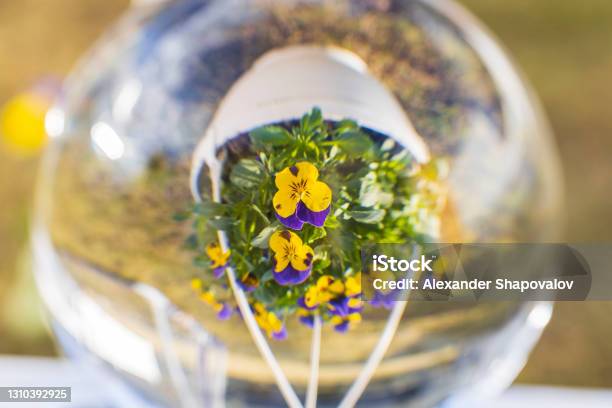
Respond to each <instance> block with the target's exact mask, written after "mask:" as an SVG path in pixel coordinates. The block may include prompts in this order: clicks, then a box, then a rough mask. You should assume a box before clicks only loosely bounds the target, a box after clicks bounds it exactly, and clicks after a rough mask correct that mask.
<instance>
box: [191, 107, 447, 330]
mask: <svg viewBox="0 0 612 408" xmlns="http://www.w3.org/2000/svg"><path fill="white" fill-rule="evenodd" d="M226 147H227V148H222V149H225V150H224V153H223V156H224V160H223V167H222V172H221V175H222V176H221V181H222V183H221V200H220V201H218V200H217V201H215V200H213V198H212V194H208V193H206V192H207V191H212V190H211V188H212V183H209V182H208V181H207V180H208V178H207V177H204V176H200V177H199V180H200V182H201V183H203V184H202V186H201V188H200V191H202V192H203V194H202V196H201V202H199V203H198V204H196V205H195V206H194V208H193V209H192V210H190V211H189V213H188V215H187V216H186V217H179V219H180V218H182V219H186V218H189V217H190V216H193V217H194V220H193V230H194V233H193V235H192V236H191V237H190V238H189V239H188V242H187V245H188V246H189V247H190V248H192V249H194V250H196V251H198V255H197V256H196V257H195V258H194V264H195V265H196V266H198V267H201V268H202V269H203V270H204V271H205V272H206V273H205V274H204V275H202V276H198V278H199V279H200V280H198V281H197V282H199V283H197V284H196V286H197V285H199V287H198V288H197V290H198V291H199V293H200V298H201V299H202V300H203V301H204V302H206V303H207V304H209V305H211V306H212V307H213V308H214V309H215V310H216V311H217V313H218V314H219V317H220V318H221V317H225V316H227V317H229V315H230V314H231V311H232V310H234V309H233V308H232V307H231V306H230V304H229V303H228V302H225V301H220V300H219V299H218V298H217V297H215V296H214V294H217V295H218V294H220V293H221V294H223V295H224V296H222V298H223V299H225V298H229V297H230V296H231V294H230V293H229V291H230V290H229V288H230V286H231V287H233V286H234V285H233V284H232V285H228V284H227V282H225V276H226V275H227V274H225V271H226V269H227V268H228V267H230V266H231V268H232V270H233V271H234V274H235V276H236V282H233V283H235V284H236V285H238V286H239V287H240V288H241V289H242V290H243V291H244V292H245V294H246V296H247V299H248V301H249V305H250V308H251V311H252V312H253V314H254V316H255V320H256V321H257V323H258V325H259V326H260V328H261V329H262V330H263V331H264V332H265V333H267V335H268V336H269V337H270V338H273V339H284V338H285V337H287V330H286V329H285V322H286V321H288V319H289V318H290V317H291V316H292V315H293V316H294V315H296V314H297V316H298V317H299V321H300V322H302V323H304V324H305V325H308V326H312V324H313V322H314V319H320V320H321V321H322V322H323V323H329V324H331V325H332V326H333V327H334V329H335V330H336V331H338V332H345V331H347V330H349V329H351V328H352V327H354V326H355V325H356V324H357V323H359V322H360V321H361V319H362V313H363V309H364V303H363V302H362V299H361V277H360V273H359V271H360V270H361V268H362V265H361V261H362V260H361V247H362V245H364V244H365V243H375V242H408V241H409V242H415V241H416V242H427V241H428V240H431V239H432V237H433V238H435V234H436V230H437V229H439V214H440V212H441V211H440V205H441V204H440V203H442V202H443V199H442V198H441V197H443V195H444V194H443V193H444V191H443V188H440V183H438V178H439V175H440V171H439V169H438V167H436V165H435V162H432V163H429V164H424V165H420V164H416V163H415V162H414V161H413V160H412V157H411V156H410V154H409V152H407V151H406V150H405V149H404V148H403V147H402V146H399V145H398V144H397V143H396V142H395V141H394V140H392V139H390V138H388V137H386V136H385V135H382V134H380V133H377V132H374V131H370V130H367V129H362V128H360V127H359V126H358V125H357V124H356V123H355V122H354V121H352V120H342V121H337V122H333V121H325V120H324V119H323V117H322V115H321V112H320V111H319V110H318V109H316V108H315V109H313V110H312V111H311V112H309V113H307V114H305V115H304V116H303V117H302V118H301V119H300V120H299V121H290V122H283V123H278V124H274V125H269V126H263V127H261V128H257V129H254V130H252V131H251V132H249V133H248V134H243V135H238V136H237V137H236V138H235V139H234V140H232V141H230V142H228V145H227V146H226ZM202 171H208V169H207V168H204V169H203V170H202ZM206 183H209V185H206ZM219 231H223V232H224V235H225V237H226V239H227V240H226V241H225V242H224V244H227V245H228V246H229V247H231V254H230V251H229V250H225V251H224V250H223V248H225V246H224V247H223V248H222V247H221V245H220V243H221V242H220V241H219V234H218V232H219ZM202 248H204V251H203V252H204V254H202V253H201V252H202ZM230 255H231V256H230ZM204 287H206V289H204ZM225 295H227V296H225ZM393 302H394V294H391V293H375V298H374V299H373V301H372V302H370V303H369V305H371V306H373V307H384V308H390V307H391V305H392V303H393ZM228 310H229V312H228Z"/></svg>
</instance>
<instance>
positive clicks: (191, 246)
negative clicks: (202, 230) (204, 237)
mask: <svg viewBox="0 0 612 408" xmlns="http://www.w3.org/2000/svg"><path fill="white" fill-rule="evenodd" d="M183 248H185V249H188V250H192V251H193V250H196V249H197V248H198V236H197V235H196V234H191V235H189V236H188V237H187V239H186V240H185V242H184V244H183Z"/></svg>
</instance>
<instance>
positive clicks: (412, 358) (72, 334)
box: [33, 0, 560, 406]
mask: <svg viewBox="0 0 612 408" xmlns="http://www.w3.org/2000/svg"><path fill="white" fill-rule="evenodd" d="M47 122H48V123H47V125H48V128H49V129H48V130H49V131H50V132H51V133H52V136H53V137H54V139H55V142H54V144H53V146H52V147H51V148H50V150H49V152H48V154H47V157H46V160H45V166H44V171H43V174H42V176H41V183H40V186H41V187H40V189H39V195H38V198H39V200H38V215H39V217H38V222H37V224H36V228H35V233H34V240H33V242H34V252H35V255H36V259H37V260H38V262H37V263H36V274H37V278H38V282H39V286H40V288H41V292H42V295H43V298H44V299H45V301H46V303H47V305H48V307H49V309H50V311H51V314H52V316H53V317H54V319H55V320H56V323H57V324H56V325H55V326H54V327H55V328H56V330H57V332H58V335H59V336H60V339H64V340H63V342H64V344H65V345H66V347H67V348H68V349H69V350H72V349H74V348H82V349H83V350H85V351H86V353H85V354H91V355H95V356H96V358H99V360H101V361H103V362H104V364H105V365H106V366H108V367H112V370H113V372H115V373H116V375H117V376H118V377H121V378H124V379H126V380H127V383H128V384H130V386H132V387H134V388H137V389H140V390H144V394H145V395H147V398H149V399H150V400H151V401H153V402H155V403H159V404H166V405H170V406H174V405H176V404H181V405H184V406H190V404H193V403H195V404H196V405H197V404H203V403H205V401H207V400H206V398H209V399H210V398H225V399H226V400H227V402H228V403H229V404H232V405H234V404H235V405H238V406H239V405H248V406H270V405H283V404H284V400H283V396H282V395H281V392H279V389H278V387H277V382H278V378H277V377H275V374H274V371H273V370H272V369H271V368H270V361H269V359H266V358H263V357H262V354H261V352H260V351H261V348H260V345H257V344H258V343H257V341H254V339H253V333H252V331H251V330H249V328H248V327H247V326H248V325H247V324H245V321H246V320H248V319H246V318H245V316H244V314H245V310H244V309H240V301H236V300H235V299H236V298H235V293H236V291H237V290H238V289H237V288H236V287H235V286H239V287H241V289H240V293H242V294H243V295H244V296H245V299H246V303H247V304H248V307H249V309H250V313H253V316H254V317H255V319H256V320H255V321H256V322H257V323H258V324H259V326H260V328H261V330H262V332H261V333H260V335H262V338H264V339H265V342H266V344H269V347H270V350H271V352H272V355H273V356H274V358H275V359H276V361H278V363H279V365H280V367H281V369H282V372H283V374H284V376H286V378H287V379H288V381H289V383H290V384H291V385H292V386H293V388H294V389H295V391H296V392H297V394H298V396H300V397H302V396H304V394H305V393H306V389H307V385H308V380H309V378H310V375H311V367H312V365H311V362H312V361H311V342H312V338H313V335H312V329H311V328H310V327H308V326H307V325H304V324H302V323H303V322H302V323H301V322H300V318H299V317H300V316H301V317H305V316H306V317H308V316H307V312H304V308H300V307H299V306H298V300H299V299H298V298H300V299H302V298H304V296H306V295H307V291H308V289H309V288H310V287H313V286H316V285H317V280H318V279H319V278H320V277H322V276H327V275H330V276H332V278H333V279H335V280H336V281H338V282H339V284H342V285H344V286H343V288H344V287H346V288H348V283H347V281H348V279H349V278H351V277H355V276H357V272H358V270H357V269H358V266H356V265H355V264H351V263H350V262H349V261H348V260H350V259H353V258H351V256H352V255H351V254H354V253H355V250H357V251H358V250H359V248H360V246H361V244H362V243H363V242H366V241H368V240H370V241H371V240H374V241H379V240H385V239H387V240H402V241H405V240H410V239H417V240H418V239H422V240H434V241H437V242H476V241H479V242H499V241H537V240H550V239H552V238H554V237H556V234H557V229H558V218H557V216H558V211H559V207H560V195H559V192H560V187H559V175H558V169H557V161H556V157H555V152H554V149H553V147H552V145H551V141H550V136H549V133H548V129H547V127H546V124H545V123H544V121H543V119H542V116H541V114H540V112H539V108H538V105H537V103H536V102H535V101H534V100H533V98H532V96H531V94H530V92H529V89H528V88H527V87H526V86H525V84H524V82H523V81H522V79H521V78H520V76H519V75H518V74H517V72H516V70H515V69H514V68H513V66H512V65H511V63H510V62H509V61H508V59H507V57H506V56H505V55H504V53H503V52H502V51H501V50H500V48H499V47H498V46H497V45H496V44H495V42H494V41H493V40H492V39H491V37H490V36H489V34H488V33H487V32H486V31H485V30H484V29H483V28H482V27H481V26H480V24H479V23H478V22H477V21H475V20H474V19H473V17H471V16H470V15H469V14H467V13H466V12H465V11H464V10H463V9H461V8H460V7H459V6H457V5H455V4H454V3H451V2H447V1H433V2H432V1H424V0H423V1H421V0H419V1H408V0H355V1H337V0H334V1H323V0H321V1H307V0H303V1H297V0H296V1H294V0H291V1H247V0H232V1H227V0H216V1H215V0H211V1H204V0H202V1H196V0H185V1H170V2H162V4H161V5H155V6H147V7H139V8H133V9H132V10H131V11H130V12H128V13H127V15H126V16H125V17H124V18H123V19H122V20H121V21H120V22H119V23H118V24H117V25H116V26H115V27H114V28H113V29H112V30H110V31H109V33H108V34H107V35H106V36H105V37H104V38H103V39H102V40H101V41H100V43H99V44H98V45H97V46H96V47H95V48H94V50H93V51H92V52H91V53H90V54H88V55H87V57H86V58H85V59H84V61H83V62H82V63H81V64H80V65H79V67H78V69H76V70H75V72H74V73H73V74H72V75H71V77H70V78H69V80H68V81H67V83H66V86H65V91H64V96H63V99H62V101H61V103H60V104H58V106H57V107H56V108H54V110H52V112H51V113H50V115H49V116H48V121H47ZM292 149H293V150H292ZM393 166H395V167H393ZM383 168H384V169H386V170H384V171H385V172H386V173H384V175H383V173H382V172H383V170H381V169H383ZM312 169H315V170H312ZM281 173H282V174H281ZM315 173H316V174H315ZM303 175H306V176H304V177H302V178H300V177H301V176H303ZM292 177H293V178H292ZM385 177H387V178H385ZM294 179H295V180H294ZM388 179H389V180H392V181H388ZM296 180H297V181H296ZM300 180H301V181H303V183H304V185H303V186H301V187H299V186H298V184H299V182H300ZM373 180H375V181H373ZM381 180H387V181H384V182H383V181H381ZM294 181H295V183H297V184H295V185H294V184H292V183H293V182H294ZM283 183H284V184H283ZM317 183H318V184H317ZM355 183H358V184H357V185H355ZM385 183H387V184H385ZM292 186H293V187H292ZM296 186H297V187H296ZM292 188H293V189H294V190H295V191H294V190H291V189H292ZM283 191H285V192H287V194H286V197H285V196H283V197H284V198H283V197H281V195H282V193H283ZM292 191H293V193H292ZM294 193H295V194H294ZM277 194H279V195H278V197H277ZM287 206H288V207H289V208H288V207H287ZM216 211H218V212H216ZM258 217H259V218H258ZM292 223H293V224H292ZM296 223H297V224H296ZM219 231H222V234H221V235H220V234H219ZM284 231H287V232H284ZM322 231H324V232H322ZM289 232H291V234H293V235H291V237H293V236H297V237H298V238H299V239H300V241H299V245H298V244H295V245H296V248H298V247H299V248H298V249H299V251H302V252H299V251H298V249H295V253H296V254H297V253H301V254H304V257H305V258H308V257H310V258H313V261H311V260H310V259H309V260H308V263H310V262H313V265H306V264H299V265H298V264H297V263H296V264H292V263H291V262H289V264H287V265H289V266H287V265H284V266H282V267H281V266H279V265H280V263H281V261H280V259H281V258H282V257H281V256H280V255H278V253H279V252H275V251H276V250H275V249H274V244H273V237H272V235H273V234H275V233H279V234H281V235H282V234H285V235H287V236H289V235H288V233H289ZM291 239H293V238H291ZM347 242H349V243H348V244H347ZM211 245H212V246H211ZM215 245H217V247H215ZM300 245H301V246H300ZM308 245H310V246H308ZM347 245H349V248H348V249H346V248H347ZM326 248H327V249H326ZM309 249H310V250H311V252H309ZM324 250H325V251H324ZM335 251H336V252H335ZM342 251H344V252H342ZM351 251H352V252H351ZM230 253H231V254H230ZM347 254H348V255H347ZM277 255H278V258H275V257H276V256H277ZM296 256H297V255H296ZM326 257H327V258H326ZM343 257H346V260H347V261H346V262H347V263H345V262H344V261H345V259H344V258H343ZM273 258H275V259H274V260H273ZM215 262H216V263H215ZM211 263H212V264H213V265H212V267H211ZM266 265H267V266H266ZM291 265H293V266H291ZM296 265H297V266H296ZM228 268H230V269H231V270H232V272H231V273H230V272H229V271H228ZM286 268H293V269H294V270H290V271H289V272H287V274H288V275H286V276H285V277H283V276H281V273H282V271H285V270H288V269H286ZM326 268H327V269H326ZM296 270H297V272H296ZM301 272H304V273H302V274H300V273H301ZM291 274H293V275H291ZM217 275H218V276H217ZM232 276H234V279H235V280H236V281H234V282H230V280H231V279H232ZM249 279H251V280H249ZM249 282H251V286H252V287H249ZM253 282H254V283H253ZM53 288H54V289H53ZM346 290H348V289H346ZM347 293H348V292H347ZM347 296H348V295H347ZM238 297H240V296H238ZM66 299H70V301H69V302H67V301H66ZM75 299H76V300H75ZM321 310H323V309H321ZM325 310H327V309H325ZM325 310H323V311H321V313H322V314H323V315H325V316H327V317H325V318H324V319H323V323H324V324H323V327H322V329H321V330H322V334H321V348H320V369H319V372H318V401H319V404H320V405H322V406H325V405H330V406H336V405H337V404H338V403H339V401H340V400H341V399H342V398H343V396H344V394H345V393H346V392H347V390H348V389H349V387H350V386H351V384H352V383H353V381H354V380H355V378H356V377H357V375H358V374H359V373H360V371H361V370H362V368H363V365H364V363H365V362H366V360H367V359H368V358H369V357H370V356H371V355H372V350H373V349H374V347H375V346H376V344H377V342H378V341H379V340H380V338H381V334H382V333H383V331H384V330H385V325H386V323H387V322H388V319H389V315H390V311H389V310H388V309H387V308H385V307H371V306H370V305H368V304H367V302H365V304H364V305H363V306H362V309H360V313H359V319H360V320H361V322H360V323H358V324H357V323H356V324H354V325H353V324H352V322H349V321H348V320H347V319H344V320H343V319H340V320H338V318H336V317H335V315H333V314H329V315H327V314H325V313H327V312H326V311H325ZM300 313H301V314H300ZM549 315H550V306H549V305H548V304H544V303H541V304H537V305H536V304H529V303H508V302H500V303H493V304H487V305H482V304H477V303H473V304H472V303H466V304H463V305H460V306H458V305H457V304H441V303H431V302H408V303H407V306H406V311H405V312H404V314H403V317H402V319H401V322H400V324H399V327H398V328H397V331H396V332H395V334H394V336H393V340H392V341H391V344H390V345H389V347H388V350H386V353H385V354H384V358H383V359H382V361H380V364H378V366H377V369H376V371H375V372H374V374H373V377H372V378H371V379H370V381H369V384H368V386H367V388H365V391H364V392H363V394H362V395H360V399H359V401H360V403H363V404H364V405H369V404H379V403H386V404H391V405H392V404H398V405H405V404H406V403H408V402H410V403H414V404H416V405H415V406H428V405H435V404H437V403H439V402H441V401H443V400H446V399H448V398H449V397H454V398H457V399H459V398H468V397H469V396H470V395H474V394H477V393H479V394H482V395H484V394H485V392H484V391H483V390H485V389H486V390H488V391H487V392H490V393H494V392H496V391H497V390H500V389H502V388H503V387H504V386H506V385H508V384H509V382H510V381H512V379H513V378H514V376H515V375H516V374H517V373H518V370H519V369H520V368H521V367H522V364H523V363H524V361H525V359H526V356H527V353H528V351H529V350H530V349H531V347H532V345H533V344H534V342H535V341H536V340H537V338H538V335H539V332H540V330H541V329H542V328H543V326H544V325H545V324H546V322H547V319H548V317H549ZM70 316H74V317H70ZM334 319H335V320H334ZM277 320H278V321H277ZM343 323H346V324H345V326H348V325H349V323H351V324H350V326H351V327H350V330H346V331H344V330H340V329H346V328H347V327H338V326H341V325H342V324H343ZM340 331H344V332H340ZM91 333H96V334H95V336H93V337H92V335H91ZM266 334H269V335H270V336H266ZM113 338H114V339H115V341H113V340H112V339H113ZM147 353H148V354H147ZM202 356H204V357H206V358H208V360H206V361H205V362H203V360H202V358H203V357H202ZM221 356H225V359H223V358H221ZM216 358H217V359H219V360H218V361H217V360H215V359H216ZM215 361H216V362H215ZM213 362H214V364H213ZM211 364H212V365H211ZM213 379H214V380H215V381H216V380H218V382H215V381H213ZM203 383H207V384H209V385H207V387H209V386H210V387H211V389H208V388H207V389H206V390H204V391H202V387H203V386H202V384H203ZM210 384H213V385H210ZM215 384H216V385H215ZM220 384H221V385H220ZM223 384H225V386H223ZM477 387H480V388H479V391H476V389H477ZM211 395H212V397H211ZM285 397H286V395H285ZM153 402H151V403H153Z"/></svg>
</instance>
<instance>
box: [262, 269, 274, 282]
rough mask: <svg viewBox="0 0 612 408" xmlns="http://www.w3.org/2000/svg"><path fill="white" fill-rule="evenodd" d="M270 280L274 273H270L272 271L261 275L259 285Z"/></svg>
mask: <svg viewBox="0 0 612 408" xmlns="http://www.w3.org/2000/svg"><path fill="white" fill-rule="evenodd" d="M272 279H274V272H272V270H269V271H267V272H266V273H264V274H263V276H262V277H261V279H260V280H259V281H260V282H261V283H266V282H269V281H271V280H272Z"/></svg>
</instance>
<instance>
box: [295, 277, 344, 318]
mask: <svg viewBox="0 0 612 408" xmlns="http://www.w3.org/2000/svg"><path fill="white" fill-rule="evenodd" d="M343 293H344V284H343V283H342V281H341V280H339V279H335V278H334V277H333V276H330V275H323V276H321V277H320V278H319V279H318V280H317V283H316V285H312V286H311V287H309V288H308V290H307V291H306V294H305V295H304V296H303V297H301V298H299V299H298V305H299V306H301V307H302V308H303V309H306V310H314V309H316V308H317V307H318V306H319V305H322V304H324V303H327V302H329V301H331V300H332V299H333V298H335V297H337V296H340V295H342V294H343Z"/></svg>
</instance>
